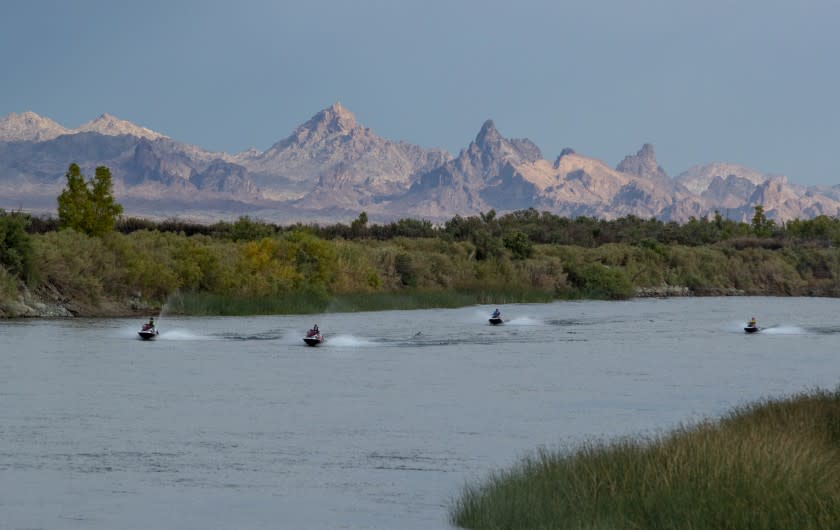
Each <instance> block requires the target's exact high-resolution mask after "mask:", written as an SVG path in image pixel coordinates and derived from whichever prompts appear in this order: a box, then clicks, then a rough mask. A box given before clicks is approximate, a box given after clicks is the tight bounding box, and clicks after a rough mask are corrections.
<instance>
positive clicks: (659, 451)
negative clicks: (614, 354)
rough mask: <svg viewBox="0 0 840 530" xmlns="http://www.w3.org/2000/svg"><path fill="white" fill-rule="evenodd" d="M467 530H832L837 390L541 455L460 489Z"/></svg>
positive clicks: (838, 465) (838, 464)
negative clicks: (648, 435) (641, 435)
mask: <svg viewBox="0 0 840 530" xmlns="http://www.w3.org/2000/svg"><path fill="white" fill-rule="evenodd" d="M451 521H452V523H453V524H455V525H457V526H459V527H463V528H470V529H475V530H478V529H486V530H490V529H493V530H501V529H517V530H527V529H541V530H547V529H555V528H556V529H561V528H564V529H565V528H572V529H583V528H586V529H625V528H692V529H695V530H697V529H709V530H711V529H721V528H732V529H736V528H738V529H740V528H753V529H777V528H778V529H782V528H798V529H829V528H838V526H839V525H840V391H835V392H826V391H815V392H811V393H807V394H801V395H798V396H794V397H791V398H785V399H778V400H766V401H763V402H760V403H757V404H753V405H749V406H745V407H742V408H739V409H736V410H734V411H733V412H731V413H730V414H728V415H727V416H725V417H724V418H722V419H720V420H718V421H708V422H705V423H702V424H699V425H695V426H691V427H683V428H680V429H677V430H676V431H674V432H672V433H670V434H668V435H665V436H661V437H657V438H654V439H636V440H627V439H622V440H618V441H614V442H593V443H588V444H584V445H583V446H580V447H578V448H577V449H575V450H572V451H566V452H557V453H548V452H542V453H539V454H538V455H536V456H534V457H531V458H528V459H526V460H525V461H523V462H522V463H521V464H519V465H518V466H517V467H515V468H514V469H512V470H510V471H505V472H500V473H496V474H494V475H492V476H491V477H490V478H489V479H488V480H486V482H484V483H483V484H480V485H474V486H467V487H466V488H465V490H464V492H463V494H462V495H461V497H460V498H459V499H458V500H457V501H456V502H455V505H454V507H453V508H452V511H451Z"/></svg>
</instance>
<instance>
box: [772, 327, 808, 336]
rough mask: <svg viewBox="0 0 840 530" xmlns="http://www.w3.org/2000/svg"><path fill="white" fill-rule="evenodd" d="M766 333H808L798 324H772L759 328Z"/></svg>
mask: <svg viewBox="0 0 840 530" xmlns="http://www.w3.org/2000/svg"><path fill="white" fill-rule="evenodd" d="M761 332H762V333H766V334H768V335H805V334H806V333H808V332H807V331H806V330H805V329H803V328H800V327H799V326H772V327H769V328H765V329H762V330H761Z"/></svg>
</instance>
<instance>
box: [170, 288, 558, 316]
mask: <svg viewBox="0 0 840 530" xmlns="http://www.w3.org/2000/svg"><path fill="white" fill-rule="evenodd" d="M552 299H553V297H552V295H551V293H546V292H544V291H539V290H531V289H513V288H512V289H504V290H502V289H497V290H485V289H476V290H458V291H431V290H411V291H401V292H392V293H357V294H341V295H335V296H333V297H330V296H328V295H326V294H324V293H322V292H316V293H311V292H310V293H289V294H284V295H277V296H235V295H224V294H212V293H205V292H189V293H179V294H175V295H173V296H171V297H169V299H168V300H167V302H166V310H167V312H169V313H175V314H185V315H196V316H205V315H222V316H237V315H240V316H241V315H293V314H315V313H323V312H332V313H342V312H344V313H347V312H354V311H388V310H400V309H431V308H435V307H448V308H451V307H463V306H469V305H475V304H513V303H525V302H550V301H551V300H552Z"/></svg>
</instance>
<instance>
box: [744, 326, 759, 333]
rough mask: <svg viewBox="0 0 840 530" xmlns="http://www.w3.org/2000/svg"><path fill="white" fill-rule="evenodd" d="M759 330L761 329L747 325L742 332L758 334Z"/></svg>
mask: <svg viewBox="0 0 840 530" xmlns="http://www.w3.org/2000/svg"><path fill="white" fill-rule="evenodd" d="M760 329H761V328H759V327H758V326H755V325H749V324H748V325H746V326H744V331H745V332H747V333H758V332H759V330H760Z"/></svg>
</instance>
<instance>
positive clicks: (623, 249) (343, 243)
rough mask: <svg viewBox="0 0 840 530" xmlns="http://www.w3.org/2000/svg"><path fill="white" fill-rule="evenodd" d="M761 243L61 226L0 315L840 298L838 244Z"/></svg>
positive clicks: (2, 280)
mask: <svg viewBox="0 0 840 530" xmlns="http://www.w3.org/2000/svg"><path fill="white" fill-rule="evenodd" d="M746 242H751V243H755V244H750V245H747V244H746ZM643 243H644V242H643ZM759 243H763V241H761V240H748V241H744V240H737V241H726V242H720V243H715V244H714V245H705V246H683V245H678V244H672V245H662V244H658V243H656V244H653V243H650V244H648V243H644V244H642V243H639V244H638V245H628V244H623V243H607V244H603V245H601V246H598V247H594V248H590V247H580V246H572V245H557V244H535V245H533V246H531V247H528V252H527V253H525V252H524V251H523V252H521V253H518V254H517V253H514V252H512V251H510V250H509V249H507V248H506V247H500V248H498V249H495V250H494V251H493V252H492V253H488V252H487V250H486V249H484V250H482V247H481V246H480V245H477V244H476V243H474V242H472V241H466V240H463V241H460V240H457V239H454V238H452V239H447V238H446V237H442V236H441V237H417V238H408V237H395V238H393V239H389V240H358V241H356V240H343V239H332V240H325V239H321V238H319V237H317V236H315V235H313V234H312V233H310V232H309V231H307V230H304V229H296V230H290V231H286V232H283V233H282V234H278V235H275V236H272V237H264V238H261V239H255V240H230V239H224V238H219V237H212V236H206V235H192V236H188V235H185V234H183V233H173V232H159V231H148V230H140V231H135V232H131V233H129V234H122V233H118V232H112V233H108V234H106V235H104V236H102V237H91V236H87V235H85V234H81V233H78V232H74V231H73V230H60V231H57V232H47V233H44V234H34V235H32V236H31V241H30V246H31V248H29V250H27V255H30V256H31V259H29V260H28V261H27V265H26V267H23V266H21V268H20V269H15V268H14V267H11V266H10V265H7V266H2V267H0V316H4V317H21V316H30V317H56V316H70V315H74V316H131V315H135V314H138V313H140V314H145V313H152V314H154V313H155V312H157V311H161V310H165V311H171V312H174V313H178V314H189V315H248V314H284V313H285V314H295V313H319V312H324V311H366V310H387V309H413V308H432V307H458V306H464V305H472V304H482V303H487V304H506V303H517V302H534V301H552V300H581V299H601V300H626V299H629V298H634V297H672V296H739V295H750V296H838V295H840V254H838V253H837V252H836V250H835V249H834V248H832V247H823V246H815V245H797V244H794V243H791V244H788V245H786V246H780V247H778V248H777V247H775V246H767V245H765V246H761V245H759ZM494 248H495V247H494ZM6 267H11V268H6Z"/></svg>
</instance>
